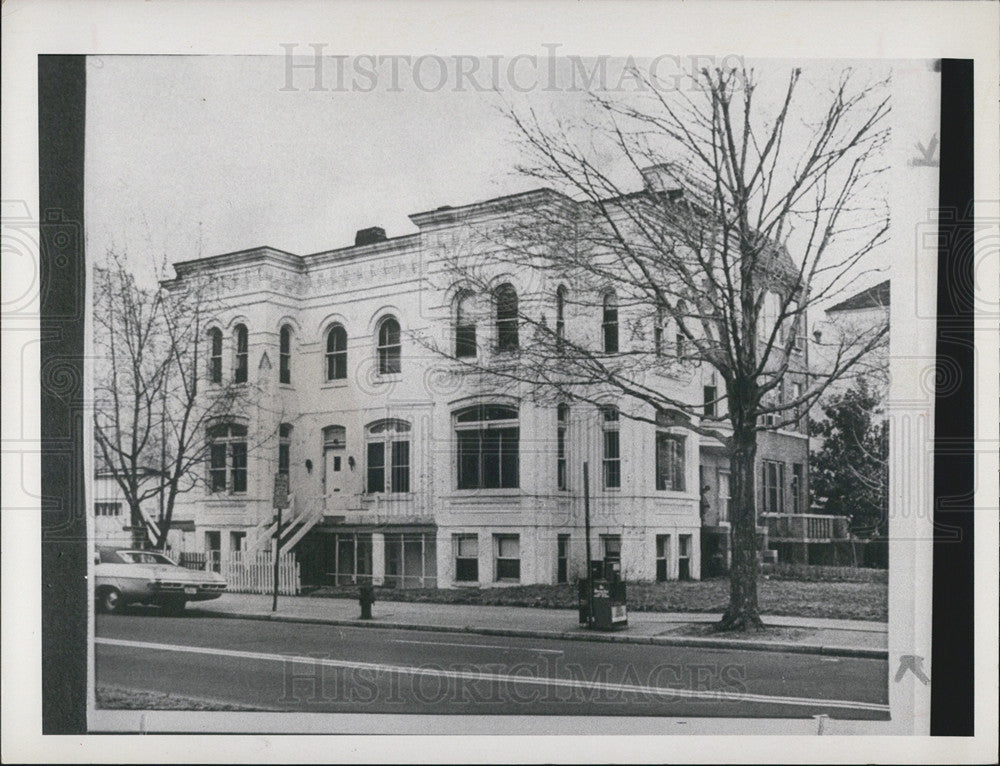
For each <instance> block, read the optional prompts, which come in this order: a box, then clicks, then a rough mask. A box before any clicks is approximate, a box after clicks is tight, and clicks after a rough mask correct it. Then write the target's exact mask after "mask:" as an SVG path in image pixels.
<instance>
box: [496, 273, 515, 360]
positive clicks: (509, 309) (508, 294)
mask: <svg viewBox="0 0 1000 766" xmlns="http://www.w3.org/2000/svg"><path fill="white" fill-rule="evenodd" d="M493 299H494V300H495V301H496V306H497V351H516V350H517V347H518V341H517V291H516V290H515V289H514V287H513V285H511V284H510V283H507V282H505V283H504V284H502V285H500V286H499V287H498V288H497V289H496V290H495V291H494V292H493Z"/></svg>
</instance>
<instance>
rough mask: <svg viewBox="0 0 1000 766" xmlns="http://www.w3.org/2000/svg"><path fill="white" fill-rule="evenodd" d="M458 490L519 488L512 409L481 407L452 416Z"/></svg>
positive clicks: (516, 434)
mask: <svg viewBox="0 0 1000 766" xmlns="http://www.w3.org/2000/svg"><path fill="white" fill-rule="evenodd" d="M455 439H456V443H457V453H458V454H457V456H456V457H457V469H458V489H508V488H510V489H514V488H517V487H518V486H519V476H518V474H519V455H518V443H519V439H520V428H519V424H518V411H517V408H515V407H506V406H503V405H496V404H481V405H475V406H473V407H466V408H465V409H462V410H459V411H458V412H456V413H455Z"/></svg>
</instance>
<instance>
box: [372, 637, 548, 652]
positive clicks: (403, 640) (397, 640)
mask: <svg viewBox="0 0 1000 766" xmlns="http://www.w3.org/2000/svg"><path fill="white" fill-rule="evenodd" d="M389 643H391V644H424V645H426V646H463V647H466V648H469V649H513V650H515V651H519V652H538V653H539V654H562V652H561V651H560V650H559V649H536V648H534V647H531V646H503V645H502V644H453V643H449V642H447V641H414V640H411V639H406V638H390V639H389Z"/></svg>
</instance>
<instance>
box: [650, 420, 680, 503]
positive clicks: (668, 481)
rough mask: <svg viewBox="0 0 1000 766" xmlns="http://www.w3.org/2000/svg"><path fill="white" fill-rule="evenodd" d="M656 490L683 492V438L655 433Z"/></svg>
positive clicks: (660, 432) (676, 435)
mask: <svg viewBox="0 0 1000 766" xmlns="http://www.w3.org/2000/svg"><path fill="white" fill-rule="evenodd" d="M656 488H657V489H658V490H673V491H674V492H683V491H684V437H683V436H680V435H678V434H669V433H664V432H663V431H658V432H657V433H656Z"/></svg>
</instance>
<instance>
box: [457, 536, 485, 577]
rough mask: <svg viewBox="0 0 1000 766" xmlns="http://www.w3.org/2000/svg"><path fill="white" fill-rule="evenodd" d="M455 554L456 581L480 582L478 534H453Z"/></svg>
mask: <svg viewBox="0 0 1000 766" xmlns="http://www.w3.org/2000/svg"><path fill="white" fill-rule="evenodd" d="M451 541H452V546H453V548H454V554H455V582H478V580H479V537H478V536H477V535H452V538H451Z"/></svg>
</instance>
